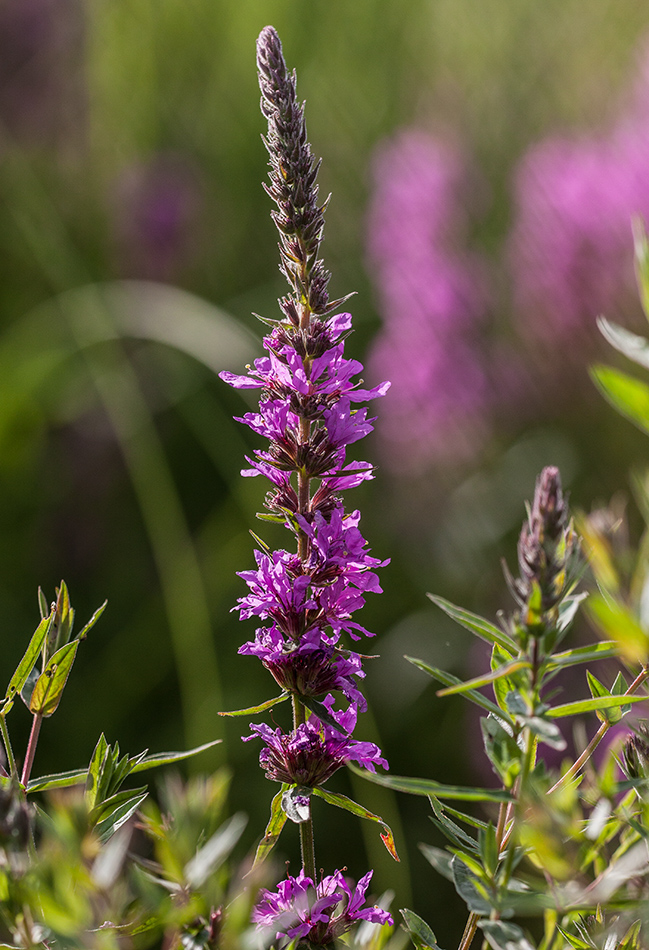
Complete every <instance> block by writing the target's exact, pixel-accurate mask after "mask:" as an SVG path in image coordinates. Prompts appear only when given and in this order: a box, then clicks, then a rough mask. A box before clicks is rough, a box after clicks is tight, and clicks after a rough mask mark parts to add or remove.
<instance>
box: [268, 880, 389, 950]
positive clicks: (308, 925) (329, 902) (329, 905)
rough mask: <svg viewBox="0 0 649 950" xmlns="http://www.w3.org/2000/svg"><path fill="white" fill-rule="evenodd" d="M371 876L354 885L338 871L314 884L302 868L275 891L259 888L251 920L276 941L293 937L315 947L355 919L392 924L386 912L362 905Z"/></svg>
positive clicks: (336, 934)
mask: <svg viewBox="0 0 649 950" xmlns="http://www.w3.org/2000/svg"><path fill="white" fill-rule="evenodd" d="M371 879H372V871H368V872H367V874H365V875H364V876H363V877H362V878H361V879H360V881H359V882H358V884H357V885H356V887H355V888H354V887H353V885H351V884H349V883H348V882H347V881H346V880H345V878H344V877H343V874H342V872H341V871H335V872H334V873H333V874H331V875H329V876H328V877H323V878H322V880H321V881H320V883H319V884H317V885H316V884H314V882H313V880H312V879H311V878H310V877H307V876H306V875H305V873H304V870H302V871H300V873H299V874H298V876H297V877H291V876H290V875H288V876H287V878H286V880H285V881H281V882H280V884H279V885H278V888H277V891H276V892H272V891H268V890H265V889H264V890H262V891H261V896H262V899H261V901H260V902H259V903H258V904H257V906H256V908H255V910H254V911H253V915H252V919H253V922H254V923H256V924H257V927H258V928H259V929H262V928H268V929H272V931H274V932H275V935H276V938H277V939H278V940H280V939H282V940H283V941H290V940H295V939H296V938H297V939H298V940H306V941H308V942H309V943H310V944H311V945H313V946H317V947H320V946H326V945H328V944H331V943H332V942H333V941H334V940H335V939H337V938H338V937H340V936H342V934H344V933H346V932H347V931H348V930H350V928H351V927H353V926H354V924H355V923H357V922H358V921H359V920H367V921H369V922H370V923H375V924H390V925H392V924H393V923H394V921H393V920H392V917H391V916H390V914H389V913H388V912H387V911H385V910H381V908H380V907H377V906H376V905H374V906H373V907H364V906H363V904H364V902H365V894H366V892H367V888H368V887H369V884H370V881H371Z"/></svg>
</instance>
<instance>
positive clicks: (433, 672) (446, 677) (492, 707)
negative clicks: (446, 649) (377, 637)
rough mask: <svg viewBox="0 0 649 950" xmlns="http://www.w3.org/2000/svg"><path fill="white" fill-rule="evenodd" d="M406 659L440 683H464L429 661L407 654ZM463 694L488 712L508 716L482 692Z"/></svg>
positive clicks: (470, 691)
mask: <svg viewBox="0 0 649 950" xmlns="http://www.w3.org/2000/svg"><path fill="white" fill-rule="evenodd" d="M404 659H406V660H407V661H408V662H409V663H412V665H413V666H416V667H418V669H420V670H423V672H424V673H428V675H429V676H432V678H433V679H435V680H437V681H438V682H439V683H443V684H444V686H455V685H459V684H461V683H462V680H461V679H459V678H458V677H457V676H453V674H452V673H447V672H446V671H445V670H440V669H438V668H437V667H435V666H429V665H428V663H424V661H423V660H416V659H415V658H414V657H412V656H406V657H404ZM463 695H464V696H466V698H467V699H470V700H471V702H473V703H475V704H476V706H480V708H481V709H484V710H485V711H486V712H492V713H495V714H496V715H498V716H503V718H508V717H507V713H505V712H503V710H501V709H500V708H499V707H498V706H496V704H495V703H492V702H491V700H490V699H487V697H486V696H483V695H482V693H479V692H478V691H477V690H474V689H469V690H465V691H464V693H463Z"/></svg>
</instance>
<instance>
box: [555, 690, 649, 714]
mask: <svg viewBox="0 0 649 950" xmlns="http://www.w3.org/2000/svg"><path fill="white" fill-rule="evenodd" d="M646 701H647V697H646V696H636V695H635V694H634V695H631V696H599V697H597V698H596V699H581V700H577V702H574V703H564V704H563V705H561V706H554V707H553V708H551V709H548V711H547V713H546V715H547V716H550V718H551V719H561V718H562V717H564V716H578V715H580V714H581V713H585V712H598V711H599V710H602V709H614V708H616V707H620V706H622V707H624V706H626V705H627V703H628V704H629V705H631V703H643V702H646Z"/></svg>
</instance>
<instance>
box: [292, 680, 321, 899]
mask: <svg viewBox="0 0 649 950" xmlns="http://www.w3.org/2000/svg"><path fill="white" fill-rule="evenodd" d="M292 699H293V728H294V729H297V727H298V726H301V725H302V723H304V722H306V709H305V708H304V705H303V704H302V703H301V702H300V700H299V699H298V698H297V696H296V695H295V693H293V697H292ZM300 852H301V855H302V867H303V868H304V873H305V875H306V876H307V877H310V878H311V880H312V881H313V883H314V884H316V883H317V881H316V870H315V843H314V840H313V818H312V816H311V804H310V803H309V817H308V818H307V820H306V821H302V822H300Z"/></svg>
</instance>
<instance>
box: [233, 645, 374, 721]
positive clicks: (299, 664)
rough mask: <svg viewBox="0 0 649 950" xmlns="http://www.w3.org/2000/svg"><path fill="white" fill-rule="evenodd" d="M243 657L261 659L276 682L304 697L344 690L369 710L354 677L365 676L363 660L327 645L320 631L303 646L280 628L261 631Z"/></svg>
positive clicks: (343, 691) (240, 649)
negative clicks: (286, 636) (249, 656)
mask: <svg viewBox="0 0 649 950" xmlns="http://www.w3.org/2000/svg"><path fill="white" fill-rule="evenodd" d="M239 653H242V654H247V655H251V656H256V657H258V658H259V659H260V660H261V662H262V663H263V665H264V666H265V667H266V669H267V670H268V671H269V673H271V675H272V676H273V678H274V679H275V680H276V682H277V683H278V684H279V685H280V686H281V687H282V689H286V690H289V691H292V692H295V693H298V695H300V696H321V695H323V694H324V693H328V692H330V691H331V690H340V692H342V693H343V695H344V696H345V697H346V698H347V699H348V700H349V701H350V702H352V703H355V704H356V706H357V708H358V709H359V710H360V711H361V712H364V711H365V710H366V709H367V702H366V701H365V697H364V696H363V694H362V693H361V691H360V689H359V688H358V686H357V684H356V682H355V679H354V677H356V678H358V679H362V678H363V677H364V676H365V673H364V671H363V667H362V665H361V658H360V656H359V655H358V654H357V653H352V652H351V651H350V650H341V649H340V648H339V647H334V646H333V645H331V644H329V643H326V642H324V641H323V640H322V639H321V633H320V631H319V630H318V629H315V630H309V631H308V632H307V633H305V634H304V636H303V637H302V638H301V640H300V642H299V644H296V643H295V641H293V640H286V639H285V638H284V637H283V636H282V634H281V632H280V631H279V629H278V628H277V627H260V628H259V629H258V630H257V635H256V637H255V639H254V640H253V641H251V642H250V643H244V644H243V646H242V647H240V648H239Z"/></svg>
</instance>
